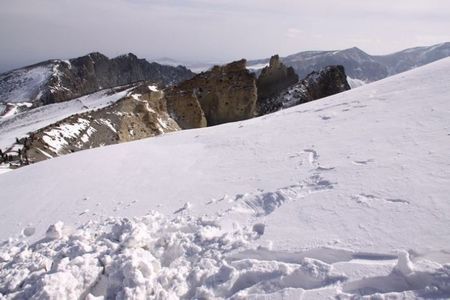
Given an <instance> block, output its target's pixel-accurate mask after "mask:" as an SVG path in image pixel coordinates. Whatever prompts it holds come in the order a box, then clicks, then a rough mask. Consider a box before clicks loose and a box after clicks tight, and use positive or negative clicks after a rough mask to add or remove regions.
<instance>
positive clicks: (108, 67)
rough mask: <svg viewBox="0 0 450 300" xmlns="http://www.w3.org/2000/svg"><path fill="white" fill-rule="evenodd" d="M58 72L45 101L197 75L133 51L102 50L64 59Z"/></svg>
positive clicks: (52, 101)
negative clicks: (111, 52) (110, 53)
mask: <svg viewBox="0 0 450 300" xmlns="http://www.w3.org/2000/svg"><path fill="white" fill-rule="evenodd" d="M55 73H56V74H54V75H53V76H52V77H51V78H50V84H49V86H50V89H49V91H48V92H47V93H46V94H45V95H44V96H43V97H42V98H41V101H42V102H43V103H44V104H46V103H54V102H61V101H66V100H69V99H73V98H77V97H79V96H82V95H85V94H90V93H92V92H95V91H98V90H101V89H104V88H112V87H116V86H121V85H126V84H130V83H134V82H139V81H145V80H148V81H152V82H155V83H160V84H163V85H171V84H175V83H178V82H180V81H183V80H186V79H189V78H191V77H192V76H193V75H194V74H193V73H192V72H191V71H189V70H188V69H186V68H185V67H182V66H179V67H171V66H163V65H160V64H157V63H149V62H148V61H146V60H145V59H139V58H138V57H137V56H136V55H134V54H132V53H129V54H127V55H122V56H119V57H116V58H113V59H109V58H108V57H106V56H105V55H103V54H101V53H91V54H89V55H87V56H83V57H79V58H75V59H72V60H70V61H69V63H67V62H63V63H62V64H60V65H59V66H58V67H57V72H55Z"/></svg>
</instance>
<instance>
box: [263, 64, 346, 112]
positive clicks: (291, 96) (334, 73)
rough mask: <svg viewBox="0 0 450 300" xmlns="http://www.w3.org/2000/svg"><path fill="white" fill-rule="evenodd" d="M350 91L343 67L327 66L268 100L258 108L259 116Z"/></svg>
mask: <svg viewBox="0 0 450 300" xmlns="http://www.w3.org/2000/svg"><path fill="white" fill-rule="evenodd" d="M349 89H350V86H349V84H348V82H347V76H346V75H345V70H344V67H343V66H328V67H326V68H324V69H322V70H321V71H319V72H312V73H311V74H309V75H308V76H306V78H305V79H303V80H301V81H300V82H298V83H297V84H295V85H293V86H291V87H290V88H288V89H286V90H285V91H283V92H282V93H280V94H279V95H278V96H276V97H272V98H268V99H266V101H265V102H264V103H263V104H262V105H261V106H260V111H259V112H260V114H261V115H264V114H268V113H271V112H275V111H277V110H280V109H282V108H288V107H291V106H294V105H298V104H302V103H305V102H309V101H313V100H317V99H320V98H324V97H328V96H331V95H334V94H337V93H340V92H343V91H347V90H349Z"/></svg>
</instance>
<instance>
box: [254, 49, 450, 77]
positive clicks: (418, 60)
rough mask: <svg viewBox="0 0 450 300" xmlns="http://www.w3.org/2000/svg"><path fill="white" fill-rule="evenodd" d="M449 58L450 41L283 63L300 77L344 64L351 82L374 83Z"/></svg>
mask: <svg viewBox="0 0 450 300" xmlns="http://www.w3.org/2000/svg"><path fill="white" fill-rule="evenodd" d="M448 56H450V42H444V43H440V44H435V45H432V46H421V47H414V48H408V49H404V50H401V51H397V52H394V53H390V54H387V55H370V54H368V53H366V52H365V51H363V50H361V49H360V48H358V47H352V48H348V49H343V50H327V51H302V52H298V53H294V54H291V55H288V56H285V57H282V58H281V60H282V61H283V62H284V63H285V64H286V65H287V66H291V67H293V68H294V70H295V71H296V73H297V74H298V75H299V76H300V77H304V76H305V75H306V74H309V73H311V72H313V71H318V70H320V69H321V68H323V67H326V66H327V65H343V66H344V68H345V71H346V73H347V75H348V76H349V77H350V78H352V79H358V80H362V81H365V82H372V81H376V80H380V79H383V78H386V77H388V76H392V75H395V74H398V73H401V72H404V71H408V70H410V69H413V68H415V67H419V66H422V65H425V64H428V63H431V62H433V61H436V60H439V59H442V58H445V57H448ZM268 62H269V58H265V59H256V60H250V61H249V64H248V65H249V66H250V67H251V66H252V65H259V64H266V63H268Z"/></svg>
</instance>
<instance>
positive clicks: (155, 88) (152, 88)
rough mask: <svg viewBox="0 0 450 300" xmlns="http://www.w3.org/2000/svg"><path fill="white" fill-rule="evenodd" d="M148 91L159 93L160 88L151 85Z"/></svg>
mask: <svg viewBox="0 0 450 300" xmlns="http://www.w3.org/2000/svg"><path fill="white" fill-rule="evenodd" d="M148 89H149V90H150V91H152V92H158V91H159V90H158V87H157V86H156V85H149V86H148Z"/></svg>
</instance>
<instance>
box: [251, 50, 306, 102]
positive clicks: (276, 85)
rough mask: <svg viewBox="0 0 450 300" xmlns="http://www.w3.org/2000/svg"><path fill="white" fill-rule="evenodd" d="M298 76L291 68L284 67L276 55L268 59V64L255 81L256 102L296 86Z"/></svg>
mask: <svg viewBox="0 0 450 300" xmlns="http://www.w3.org/2000/svg"><path fill="white" fill-rule="evenodd" d="M297 82H298V76H297V74H295V71H294V69H293V68H292V67H286V66H285V65H284V64H283V63H282V62H281V61H280V57H279V56H278V55H274V56H272V57H271V58H270V63H269V65H268V66H267V67H265V68H264V69H262V71H261V74H260V75H259V77H258V80H257V81H256V86H257V87H258V102H260V101H264V99H267V98H271V97H274V96H276V95H278V94H279V93H280V92H281V91H283V90H285V89H286V88H288V87H290V86H292V85H294V84H296V83H297Z"/></svg>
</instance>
